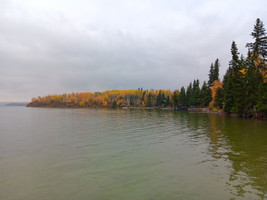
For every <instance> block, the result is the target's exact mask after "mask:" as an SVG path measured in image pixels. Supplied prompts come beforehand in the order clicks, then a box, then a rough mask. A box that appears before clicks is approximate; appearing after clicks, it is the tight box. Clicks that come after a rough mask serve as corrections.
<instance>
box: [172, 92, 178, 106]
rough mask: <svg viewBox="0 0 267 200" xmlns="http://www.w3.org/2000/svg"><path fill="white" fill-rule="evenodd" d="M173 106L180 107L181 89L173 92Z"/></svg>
mask: <svg viewBox="0 0 267 200" xmlns="http://www.w3.org/2000/svg"><path fill="white" fill-rule="evenodd" d="M172 98H173V106H174V107H178V106H179V91H178V90H175V91H174V92H173V97H172Z"/></svg>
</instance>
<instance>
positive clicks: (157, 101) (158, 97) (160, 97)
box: [156, 91, 163, 106]
mask: <svg viewBox="0 0 267 200" xmlns="http://www.w3.org/2000/svg"><path fill="white" fill-rule="evenodd" d="M162 102H163V96H162V94H161V91H159V94H158V95H157V99H156V106H162Z"/></svg>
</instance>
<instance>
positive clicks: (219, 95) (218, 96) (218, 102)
mask: <svg viewBox="0 0 267 200" xmlns="http://www.w3.org/2000/svg"><path fill="white" fill-rule="evenodd" d="M223 97H224V96H223V88H218V89H217V91H216V95H215V99H214V105H215V106H216V107H218V108H220V109H222V108H223Z"/></svg>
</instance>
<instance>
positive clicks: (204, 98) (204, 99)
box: [199, 81, 211, 107]
mask: <svg viewBox="0 0 267 200" xmlns="http://www.w3.org/2000/svg"><path fill="white" fill-rule="evenodd" d="M199 96H200V97H199V98H200V105H201V106H202V107H207V106H208V105H209V103H210V102H211V90H210V88H209V87H208V85H207V83H206V81H204V82H203V85H202V87H201V90H200V94H199Z"/></svg>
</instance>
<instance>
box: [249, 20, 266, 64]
mask: <svg viewBox="0 0 267 200" xmlns="http://www.w3.org/2000/svg"><path fill="white" fill-rule="evenodd" d="M251 36H252V37H253V38H254V39H255V41H254V42H252V43H247V45H246V47H248V49H249V51H250V52H251V53H252V54H253V57H254V58H257V57H258V56H262V57H263V58H264V59H266V58H267V37H266V33H265V28H264V25H263V22H262V21H261V20H260V19H259V18H258V19H257V20H256V24H255V25H254V29H253V32H252V33H251Z"/></svg>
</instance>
